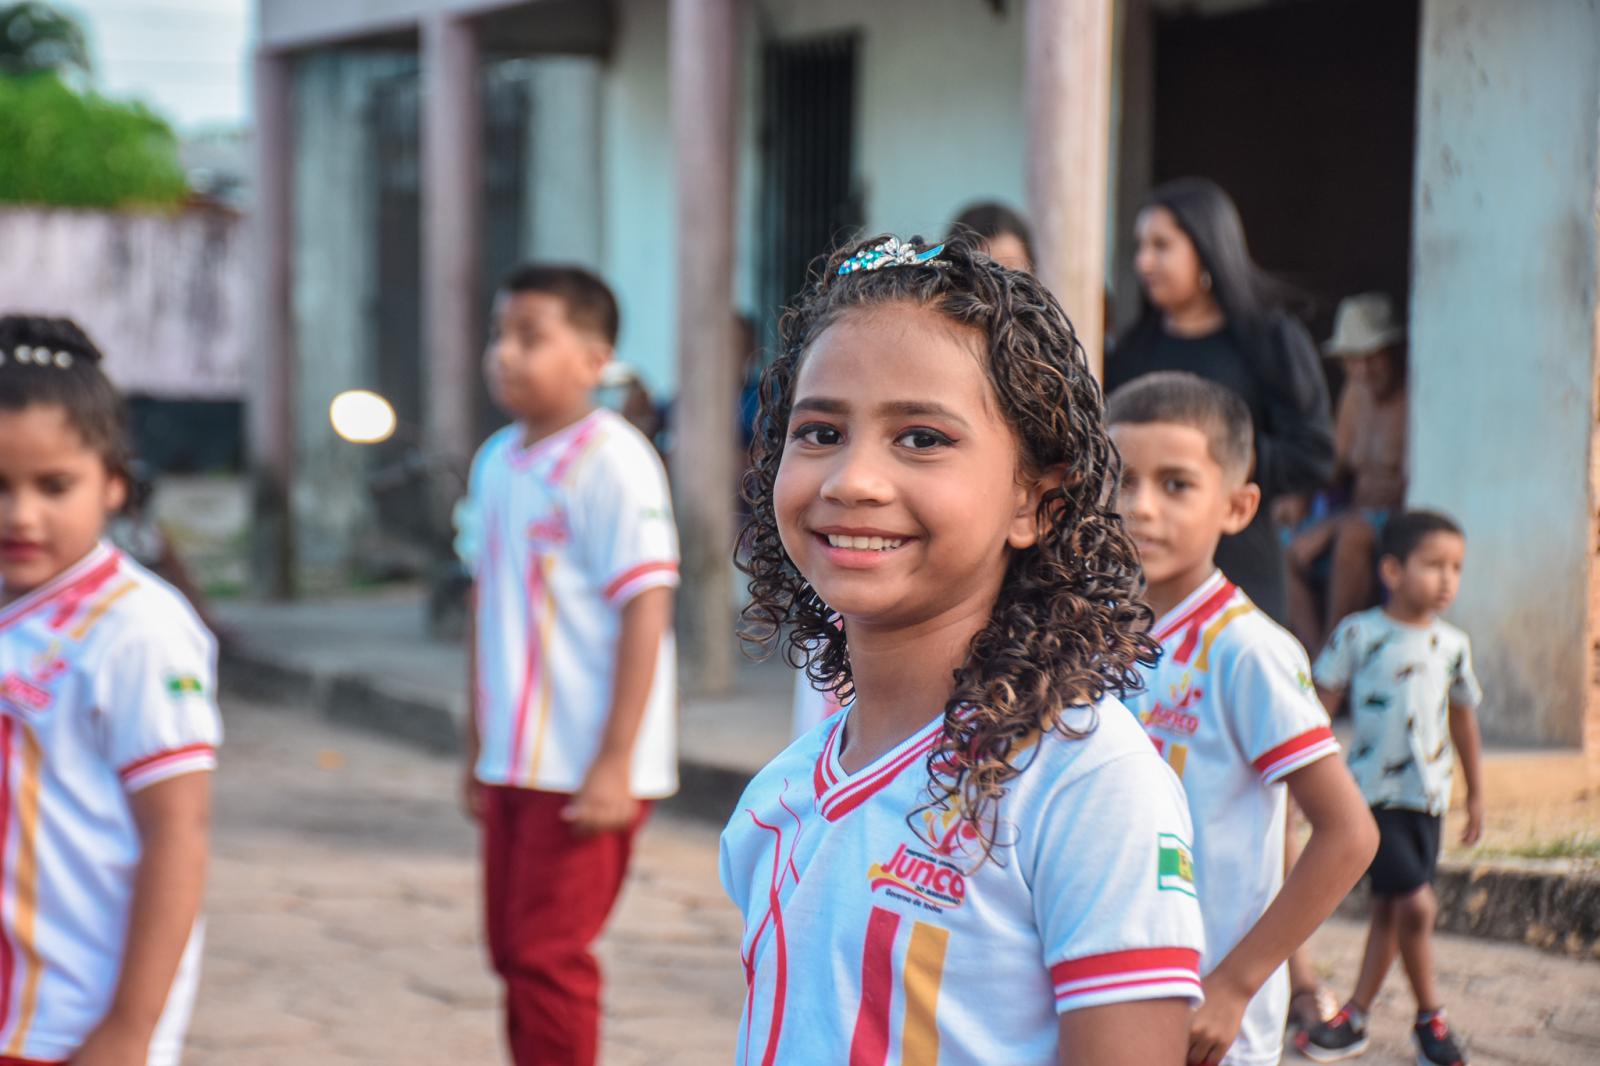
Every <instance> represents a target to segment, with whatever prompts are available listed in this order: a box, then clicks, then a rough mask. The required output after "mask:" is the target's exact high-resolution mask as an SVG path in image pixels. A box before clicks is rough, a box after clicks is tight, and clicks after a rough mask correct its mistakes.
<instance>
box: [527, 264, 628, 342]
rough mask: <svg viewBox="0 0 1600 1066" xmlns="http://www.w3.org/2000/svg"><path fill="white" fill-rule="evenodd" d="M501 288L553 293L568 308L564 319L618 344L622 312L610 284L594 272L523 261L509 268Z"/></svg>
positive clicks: (560, 265)
mask: <svg viewBox="0 0 1600 1066" xmlns="http://www.w3.org/2000/svg"><path fill="white" fill-rule="evenodd" d="M500 291H501V292H505V293H510V294H512V295H515V294H517V293H523V292H539V293H546V294H548V295H550V296H554V297H555V298H556V299H558V300H560V301H561V302H562V303H563V304H565V305H566V308H567V321H569V322H571V323H572V324H573V326H575V327H577V328H578V329H581V330H587V331H588V332H590V333H593V334H595V335H596V336H598V337H600V338H601V339H603V340H604V341H605V342H606V343H607V344H609V345H611V346H612V347H615V346H616V343H617V330H618V327H619V325H620V322H621V317H622V316H621V314H620V313H619V312H618V310H617V298H616V296H615V295H613V294H612V292H611V287H610V286H609V285H607V284H606V283H605V282H603V281H601V280H600V277H599V275H597V274H595V273H594V272H593V271H590V270H585V269H584V268H583V267H580V266H567V265H562V264H558V263H524V264H522V265H521V266H518V267H514V268H512V270H511V272H510V273H509V274H507V275H506V276H505V280H504V281H502V282H501V283H500Z"/></svg>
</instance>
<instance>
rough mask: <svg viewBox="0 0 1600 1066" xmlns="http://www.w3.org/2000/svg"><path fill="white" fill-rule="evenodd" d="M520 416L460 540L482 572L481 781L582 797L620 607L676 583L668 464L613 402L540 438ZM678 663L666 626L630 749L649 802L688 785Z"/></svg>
mask: <svg viewBox="0 0 1600 1066" xmlns="http://www.w3.org/2000/svg"><path fill="white" fill-rule="evenodd" d="M523 432H524V431H523V429H522V427H521V426H519V425H511V426H507V427H506V428H504V429H502V430H500V431H499V432H498V433H496V434H494V436H492V437H490V438H489V439H488V440H487V441H486V442H485V443H484V445H483V447H482V448H480V449H479V450H478V455H477V457H476V458H475V459H474V460H473V463H472V475H471V481H470V485H469V488H468V496H467V498H466V499H465V500H464V501H463V502H462V505H461V506H460V507H459V508H458V509H457V523H458V527H459V535H458V537H457V538H456V547H457V551H458V552H459V554H460V555H461V557H462V560H463V561H464V562H465V563H466V564H467V566H468V567H469V568H470V569H471V571H472V573H473V575H474V577H475V579H476V599H477V602H476V607H475V610H476V621H477V673H478V678H477V685H478V692H477V715H478V719H477V723H478V736H479V739H480V743H481V749H480V754H479V757H478V764H477V767H476V771H475V773H476V776H477V778H478V780H479V781H482V782H483V783H485V784H489V785H511V786H515V787H520V788H532V789H539V790H542V791H546V792H567V793H570V792H576V791H577V790H578V789H579V788H580V787H581V786H582V784H583V778H584V775H585V773H587V772H588V769H589V765H590V763H592V762H593V761H594V757H595V755H596V753H597V752H598V751H599V748H600V741H601V739H602V737H603V736H604V733H605V727H606V722H607V721H608V719H609V717H610V714H611V696H612V691H613V686H614V683H615V680H616V666H617V639H618V636H619V634H620V631H621V617H622V609H623V607H624V606H626V605H627V603H628V601H629V600H631V599H633V597H635V596H637V595H638V594H639V593H641V592H644V591H645V590H647V589H653V588H662V587H675V586H676V585H677V584H678V534H677V529H676V527H675V526H674V525H673V520H672V503H671V500H670V498H669V495H668V490H667V475H666V471H665V469H663V467H662V465H661V459H660V457H659V456H657V455H656V452H655V449H654V448H652V447H651V446H650V442H649V441H647V440H645V438H644V436H643V435H642V434H640V433H639V431H638V430H636V429H634V428H633V426H631V425H630V424H628V422H627V421H626V420H624V419H623V418H621V417H620V416H618V415H616V414H614V413H612V412H611V411H607V410H603V409H602V410H596V411H593V412H591V413H590V414H589V415H587V416H586V417H584V418H583V419H581V420H579V421H578V422H576V423H574V424H573V425H570V426H568V427H567V428H565V429H563V430H561V431H560V432H558V433H554V434H552V435H551V436H549V437H546V438H544V439H543V440H540V441H538V442H536V443H534V444H533V445H532V446H530V447H525V446H524V445H523V443H522V437H523ZM676 671H677V659H676V654H675V652H674V649H673V641H672V635H671V633H670V631H669V632H668V634H667V635H666V636H665V637H664V638H663V639H662V641H661V646H660V648H659V649H658V651H657V655H656V669H655V675H654V678H653V679H652V681H651V685H650V695H649V698H648V700H647V702H646V705H645V712H644V720H643V722H642V723H641V725H640V727H639V734H638V739H637V741H636V743H635V745H634V751H633V769H632V782H631V783H632V788H633V792H634V795H635V796H636V797H638V798H640V799H655V798H659V797H662V796H668V795H671V794H672V793H673V792H674V791H676V789H677V785H678V771H677V749H676V736H675V732H676V721H675V719H676V716H677V676H676Z"/></svg>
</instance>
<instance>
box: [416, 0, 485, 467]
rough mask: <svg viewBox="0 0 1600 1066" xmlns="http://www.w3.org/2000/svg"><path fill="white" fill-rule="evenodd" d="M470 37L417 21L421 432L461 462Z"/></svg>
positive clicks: (478, 129)
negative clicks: (422, 353)
mask: <svg viewBox="0 0 1600 1066" xmlns="http://www.w3.org/2000/svg"><path fill="white" fill-rule="evenodd" d="M479 74H480V71H479V63H478V41H477V37H476V36H475V33H474V30H473V27H472V24H471V23H470V22H469V21H467V20H466V19H463V18H459V17H453V16H450V15H445V14H438V15H433V16H431V17H430V18H429V19H428V20H427V21H426V22H424V23H423V26H422V336H423V342H424V345H425V347H424V351H425V353H426V354H425V357H424V365H425V366H426V368H427V369H426V371H425V373H424V387H425V390H426V391H425V395H424V404H423V436H424V439H425V440H426V441H427V444H428V447H429V448H431V449H433V450H434V451H436V452H438V453H440V454H441V455H444V456H448V457H449V458H450V459H452V460H455V461H457V462H459V463H460V464H461V466H462V467H463V468H464V467H465V465H466V463H467V461H468V460H469V459H471V457H472V449H473V446H474V445H475V444H476V443H477V441H476V440H475V433H474V425H475V422H476V418H475V417H474V416H475V412H474V409H473V406H474V403H475V402H476V400H475V398H476V396H477V381H478V373H479V355H480V351H479V344H480V339H481V337H482V332H483V328H484V325H483V316H484V310H485V309H484V308H481V307H479V306H478V270H479V263H481V262H482V254H481V252H482V242H483V225H482V219H481V214H480V211H481V206H482V203H483V182H482V180H481V174H482V158H483V94H482V86H481V79H480V77H479Z"/></svg>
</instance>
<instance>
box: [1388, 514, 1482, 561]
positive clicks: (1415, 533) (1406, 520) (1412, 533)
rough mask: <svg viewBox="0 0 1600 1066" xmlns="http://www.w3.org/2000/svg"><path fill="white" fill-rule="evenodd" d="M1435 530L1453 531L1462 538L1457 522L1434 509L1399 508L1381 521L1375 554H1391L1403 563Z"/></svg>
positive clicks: (1389, 555) (1439, 531) (1436, 531)
mask: <svg viewBox="0 0 1600 1066" xmlns="http://www.w3.org/2000/svg"><path fill="white" fill-rule="evenodd" d="M1435 533H1453V534H1455V535H1456V536H1458V537H1465V536H1466V534H1465V533H1463V532H1462V531H1461V525H1460V523H1458V522H1457V521H1456V520H1455V519H1453V518H1451V517H1450V516H1449V515H1445V514H1440V513H1439V512H1438V511H1402V512H1400V513H1399V514H1397V515H1395V516H1394V517H1393V518H1391V519H1389V521H1388V522H1387V523H1385V524H1384V527H1383V534H1382V536H1380V537H1379V538H1378V557H1379V558H1380V559H1384V558H1389V557H1391V556H1392V557H1394V558H1395V559H1398V560H1399V561H1400V564H1401V565H1402V566H1403V565H1405V562H1406V560H1407V559H1409V558H1411V553H1412V552H1414V551H1416V550H1417V549H1418V548H1420V547H1422V542H1423V541H1424V540H1426V539H1428V538H1429V537H1431V536H1432V535H1433V534H1435Z"/></svg>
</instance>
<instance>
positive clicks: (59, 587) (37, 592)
mask: <svg viewBox="0 0 1600 1066" xmlns="http://www.w3.org/2000/svg"><path fill="white" fill-rule="evenodd" d="M121 561H122V557H121V556H120V555H119V554H118V553H117V551H116V549H114V548H112V547H111V546H110V545H109V544H107V543H106V542H105V541H100V542H99V543H97V544H96V545H95V546H94V547H93V548H91V549H90V550H89V554H88V555H85V556H84V557H83V558H82V559H79V560H78V561H77V562H75V563H73V564H72V565H71V566H69V567H67V568H66V569H65V570H63V571H61V573H59V574H57V575H56V576H55V577H53V578H51V579H50V580H49V581H46V582H45V583H44V584H42V585H40V586H39V587H38V588H36V589H34V590H33V591H31V592H29V593H27V594H26V595H23V596H19V597H18V598H17V600H16V602H15V603H12V604H9V605H8V606H6V607H5V608H4V609H0V629H3V628H6V627H8V626H11V625H13V624H15V623H16V622H18V621H20V620H21V619H23V618H24V617H26V616H27V615H30V614H32V613H33V612H34V611H36V610H38V609H39V608H40V607H43V606H44V605H45V604H47V603H50V602H52V601H53V600H56V599H58V598H60V597H61V596H63V595H65V594H66V593H68V592H71V591H72V590H73V589H75V588H77V587H78V586H79V585H84V584H99V583H100V582H102V581H104V580H105V579H106V578H107V577H109V576H110V574H111V573H114V572H115V571H116V569H117V567H118V566H119V565H121Z"/></svg>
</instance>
